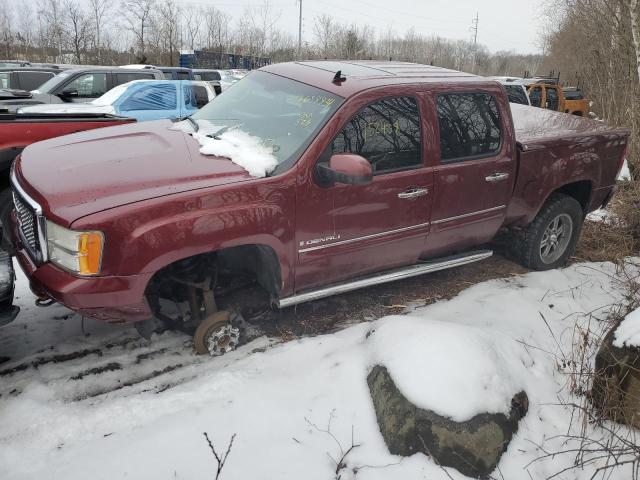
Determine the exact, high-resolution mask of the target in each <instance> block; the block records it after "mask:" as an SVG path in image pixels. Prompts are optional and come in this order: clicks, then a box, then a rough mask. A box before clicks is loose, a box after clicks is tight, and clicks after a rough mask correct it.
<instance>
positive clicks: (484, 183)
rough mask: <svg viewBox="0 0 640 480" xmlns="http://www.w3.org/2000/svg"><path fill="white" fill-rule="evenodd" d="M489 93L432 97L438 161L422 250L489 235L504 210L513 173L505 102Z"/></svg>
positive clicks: (460, 244)
mask: <svg viewBox="0 0 640 480" xmlns="http://www.w3.org/2000/svg"><path fill="white" fill-rule="evenodd" d="M498 98H500V97H496V96H494V95H493V94H490V93H446V92H443V93H440V94H438V95H436V97H435V107H436V112H434V117H435V118H437V119H438V127H437V128H438V131H439V150H440V155H439V157H440V158H439V164H438V165H437V167H436V168H435V186H434V189H435V192H434V197H433V198H434V204H433V209H432V215H431V231H430V235H429V239H428V242H427V247H426V251H425V252H424V256H434V255H437V254H440V253H443V252H451V251H455V250H457V249H461V248H464V247H467V246H471V245H479V244H481V243H483V242H486V241H488V240H490V239H491V238H493V236H494V235H495V234H496V232H497V231H498V229H499V228H500V226H501V225H502V223H503V222H504V219H505V215H506V206H507V204H508V202H509V199H510V198H511V193H512V191H513V185H514V181H515V173H516V158H515V151H514V149H515V142H513V139H512V137H511V135H505V132H511V131H513V130H512V128H513V127H512V126H511V116H510V115H509V110H508V109H509V106H508V104H507V103H506V102H504V101H500V102H499V101H498Z"/></svg>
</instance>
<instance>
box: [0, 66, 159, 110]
mask: <svg viewBox="0 0 640 480" xmlns="http://www.w3.org/2000/svg"><path fill="white" fill-rule="evenodd" d="M163 78H164V76H163V75H162V72H160V71H159V70H154V69H145V70H140V69H127V68H120V67H83V68H70V69H68V70H64V71H62V72H60V73H59V74H58V75H56V76H55V77H53V78H51V79H50V80H48V81H46V82H45V83H43V84H42V85H40V86H39V87H38V88H37V89H35V90H32V92H31V93H32V96H31V99H30V102H28V103H64V102H90V101H91V100H94V99H96V98H98V97H100V96H102V95H104V94H105V93H107V92H108V91H109V90H111V89H112V88H113V87H115V86H117V85H121V84H123V83H127V82H130V81H132V80H153V79H156V80H161V79H163ZM8 101H10V102H13V103H14V104H15V100H8ZM5 102H7V101H4V100H0V105H1V104H3V103H5Z"/></svg>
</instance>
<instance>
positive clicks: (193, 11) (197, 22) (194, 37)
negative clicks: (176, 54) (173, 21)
mask: <svg viewBox="0 0 640 480" xmlns="http://www.w3.org/2000/svg"><path fill="white" fill-rule="evenodd" d="M203 16H204V12H203V10H202V9H201V8H195V7H193V6H192V5H189V6H187V7H186V8H184V9H183V10H182V18H183V20H184V26H185V30H186V32H187V40H188V42H189V48H191V50H195V48H196V42H198V41H200V30H201V28H202V20H203Z"/></svg>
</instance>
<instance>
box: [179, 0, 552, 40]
mask: <svg viewBox="0 0 640 480" xmlns="http://www.w3.org/2000/svg"><path fill="white" fill-rule="evenodd" d="M177 2H178V3H181V4H185V5H186V4H192V5H195V6H198V5H214V6H216V8H219V9H220V10H223V11H225V12H227V13H229V14H231V15H232V16H233V18H234V20H235V19H237V18H238V17H239V16H241V15H242V12H243V10H244V8H245V7H246V6H247V5H249V4H251V5H259V4H260V0H245V1H243V0H235V1H234V0H177ZM541 3H542V2H540V1H539V0H393V1H389V0H302V16H303V27H302V28H303V35H302V37H303V40H305V39H307V40H310V41H313V20H314V18H315V17H316V16H318V15H321V14H323V13H326V14H329V15H331V16H333V17H334V18H336V19H337V20H339V21H340V22H343V23H356V24H359V25H363V24H369V25H371V26H373V27H375V28H376V30H378V31H380V30H386V29H387V28H388V27H391V28H392V29H393V30H394V31H396V32H397V33H400V34H401V33H404V32H405V31H406V30H408V29H409V28H411V27H414V28H415V30H416V32H417V33H419V34H423V35H431V34H433V35H439V36H441V37H445V38H451V39H465V40H469V39H471V38H472V35H473V33H472V31H471V26H472V20H473V19H474V18H475V16H476V12H477V13H478V15H479V28H478V42H479V43H482V44H484V45H486V46H487V47H488V48H489V49H490V50H491V51H492V52H496V51H498V50H515V51H518V52H521V53H538V51H539V48H538V36H539V32H540V28H541V25H542V21H541V19H540V16H539V15H540V13H539V9H540V5H541ZM270 4H271V5H272V6H273V7H274V10H275V11H276V12H281V16H280V20H279V22H278V26H279V28H280V29H283V30H286V31H288V32H290V33H291V34H292V35H294V36H295V37H296V38H297V35H298V11H299V10H298V9H299V6H298V5H299V4H298V2H297V1H296V0H270Z"/></svg>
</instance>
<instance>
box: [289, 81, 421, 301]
mask: <svg viewBox="0 0 640 480" xmlns="http://www.w3.org/2000/svg"><path fill="white" fill-rule="evenodd" d="M404 92H406V88H405V90H404ZM354 101H355V100H354ZM362 103H363V106H362V107H361V108H359V109H357V110H356V112H357V113H355V115H353V116H351V117H350V118H349V117H347V116H345V118H344V120H341V121H342V124H341V126H340V127H339V129H338V128H336V130H337V131H338V132H339V133H338V134H337V135H335V136H334V137H333V139H332V140H329V143H328V145H326V148H325V150H324V152H323V153H321V155H320V156H319V158H318V159H317V162H316V165H317V163H328V162H329V159H330V157H331V155H333V154H337V153H355V154H358V155H360V156H362V157H364V158H365V159H366V160H368V161H369V163H370V164H371V166H372V170H373V174H374V177H373V181H372V182H371V183H368V184H365V185H343V184H335V185H331V186H324V187H323V186H322V185H320V184H318V182H317V181H314V180H312V179H307V180H306V181H303V182H301V183H300V190H299V191H298V199H299V201H298V207H297V214H296V217H297V220H296V221H297V228H296V247H297V250H298V265H297V266H296V290H297V291H300V290H304V289H307V288H310V287H313V286H315V285H318V284H327V283H332V282H337V281H340V280H344V279H346V278H349V277H355V276H358V275H362V274H367V273H371V272H376V271H380V270H386V269H390V268H392V267H396V266H400V265H409V264H413V263H415V262H416V261H417V259H418V257H419V256H420V253H421V251H422V249H423V246H424V243H425V238H426V235H427V233H428V229H429V217H430V210H431V201H432V200H431V198H432V197H431V189H432V187H433V172H432V167H427V166H425V155H424V143H425V142H424V141H423V135H424V133H423V132H424V129H423V128H422V121H421V118H422V117H421V107H420V104H421V102H420V101H419V99H418V98H417V97H413V96H405V95H402V96H389V97H385V98H383V99H379V97H378V99H377V100H375V101H373V102H370V103H366V102H362Z"/></svg>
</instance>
